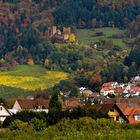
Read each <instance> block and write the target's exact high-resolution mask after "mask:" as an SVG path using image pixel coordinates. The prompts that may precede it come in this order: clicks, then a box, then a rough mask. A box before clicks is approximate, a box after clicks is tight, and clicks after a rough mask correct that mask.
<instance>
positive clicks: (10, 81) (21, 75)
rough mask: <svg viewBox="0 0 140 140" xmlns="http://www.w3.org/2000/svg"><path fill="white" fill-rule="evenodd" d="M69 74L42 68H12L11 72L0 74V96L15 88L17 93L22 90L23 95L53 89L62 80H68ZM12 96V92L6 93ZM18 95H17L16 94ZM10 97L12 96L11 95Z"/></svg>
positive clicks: (22, 66) (24, 66)
mask: <svg viewBox="0 0 140 140" xmlns="http://www.w3.org/2000/svg"><path fill="white" fill-rule="evenodd" d="M67 77H68V74H67V73H64V72H59V71H47V70H46V69H45V68H43V67H40V66H36V65H35V66H27V65H19V66H17V67H15V68H11V69H10V70H9V71H5V72H0V79H1V80H0V95H1V94H3V96H4V92H5V91H7V88H9V89H11V88H13V89H14V91H15V92H16V89H18V90H17V92H18V91H19V90H22V91H23V92H21V94H22V93H23V94H24V93H26V91H27V92H29V91H30V93H32V92H35V91H36V90H40V89H41V90H44V89H48V88H51V87H53V86H54V85H55V84H57V83H59V82H60V81H61V80H65V79H67ZM6 94H7V95H8V94H10V91H9V92H8V93H6ZM15 94H16V93H15ZM9 96H10V95H9Z"/></svg>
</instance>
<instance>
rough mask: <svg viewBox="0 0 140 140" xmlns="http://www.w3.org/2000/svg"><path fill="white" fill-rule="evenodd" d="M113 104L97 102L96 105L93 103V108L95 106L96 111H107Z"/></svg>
mask: <svg viewBox="0 0 140 140" xmlns="http://www.w3.org/2000/svg"><path fill="white" fill-rule="evenodd" d="M113 105H114V104H97V105H94V106H93V108H95V109H96V110H98V111H102V112H104V113H108V112H109V110H110V109H111V108H112V107H113Z"/></svg>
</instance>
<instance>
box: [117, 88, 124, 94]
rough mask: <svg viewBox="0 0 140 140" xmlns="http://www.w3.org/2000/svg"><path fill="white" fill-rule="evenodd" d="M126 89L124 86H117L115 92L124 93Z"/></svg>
mask: <svg viewBox="0 0 140 140" xmlns="http://www.w3.org/2000/svg"><path fill="white" fill-rule="evenodd" d="M124 90H125V89H124V88H116V89H115V92H116V93H123V92H124Z"/></svg>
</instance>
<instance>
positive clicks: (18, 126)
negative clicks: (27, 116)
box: [9, 119, 28, 130]
mask: <svg viewBox="0 0 140 140" xmlns="http://www.w3.org/2000/svg"><path fill="white" fill-rule="evenodd" d="M9 128H10V130H27V129H28V123H27V122H22V121H21V120H18V119H16V120H14V121H13V122H11V124H10V125H9Z"/></svg>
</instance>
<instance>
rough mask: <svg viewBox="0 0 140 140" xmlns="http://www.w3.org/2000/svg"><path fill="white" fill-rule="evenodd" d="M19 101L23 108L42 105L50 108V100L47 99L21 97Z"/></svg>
mask: <svg viewBox="0 0 140 140" xmlns="http://www.w3.org/2000/svg"><path fill="white" fill-rule="evenodd" d="M17 101H18V103H19V105H20V107H21V108H22V109H34V108H35V107H36V106H41V107H43V108H44V109H47V108H49V100H46V99H34V100H28V99H19V100H17Z"/></svg>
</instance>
